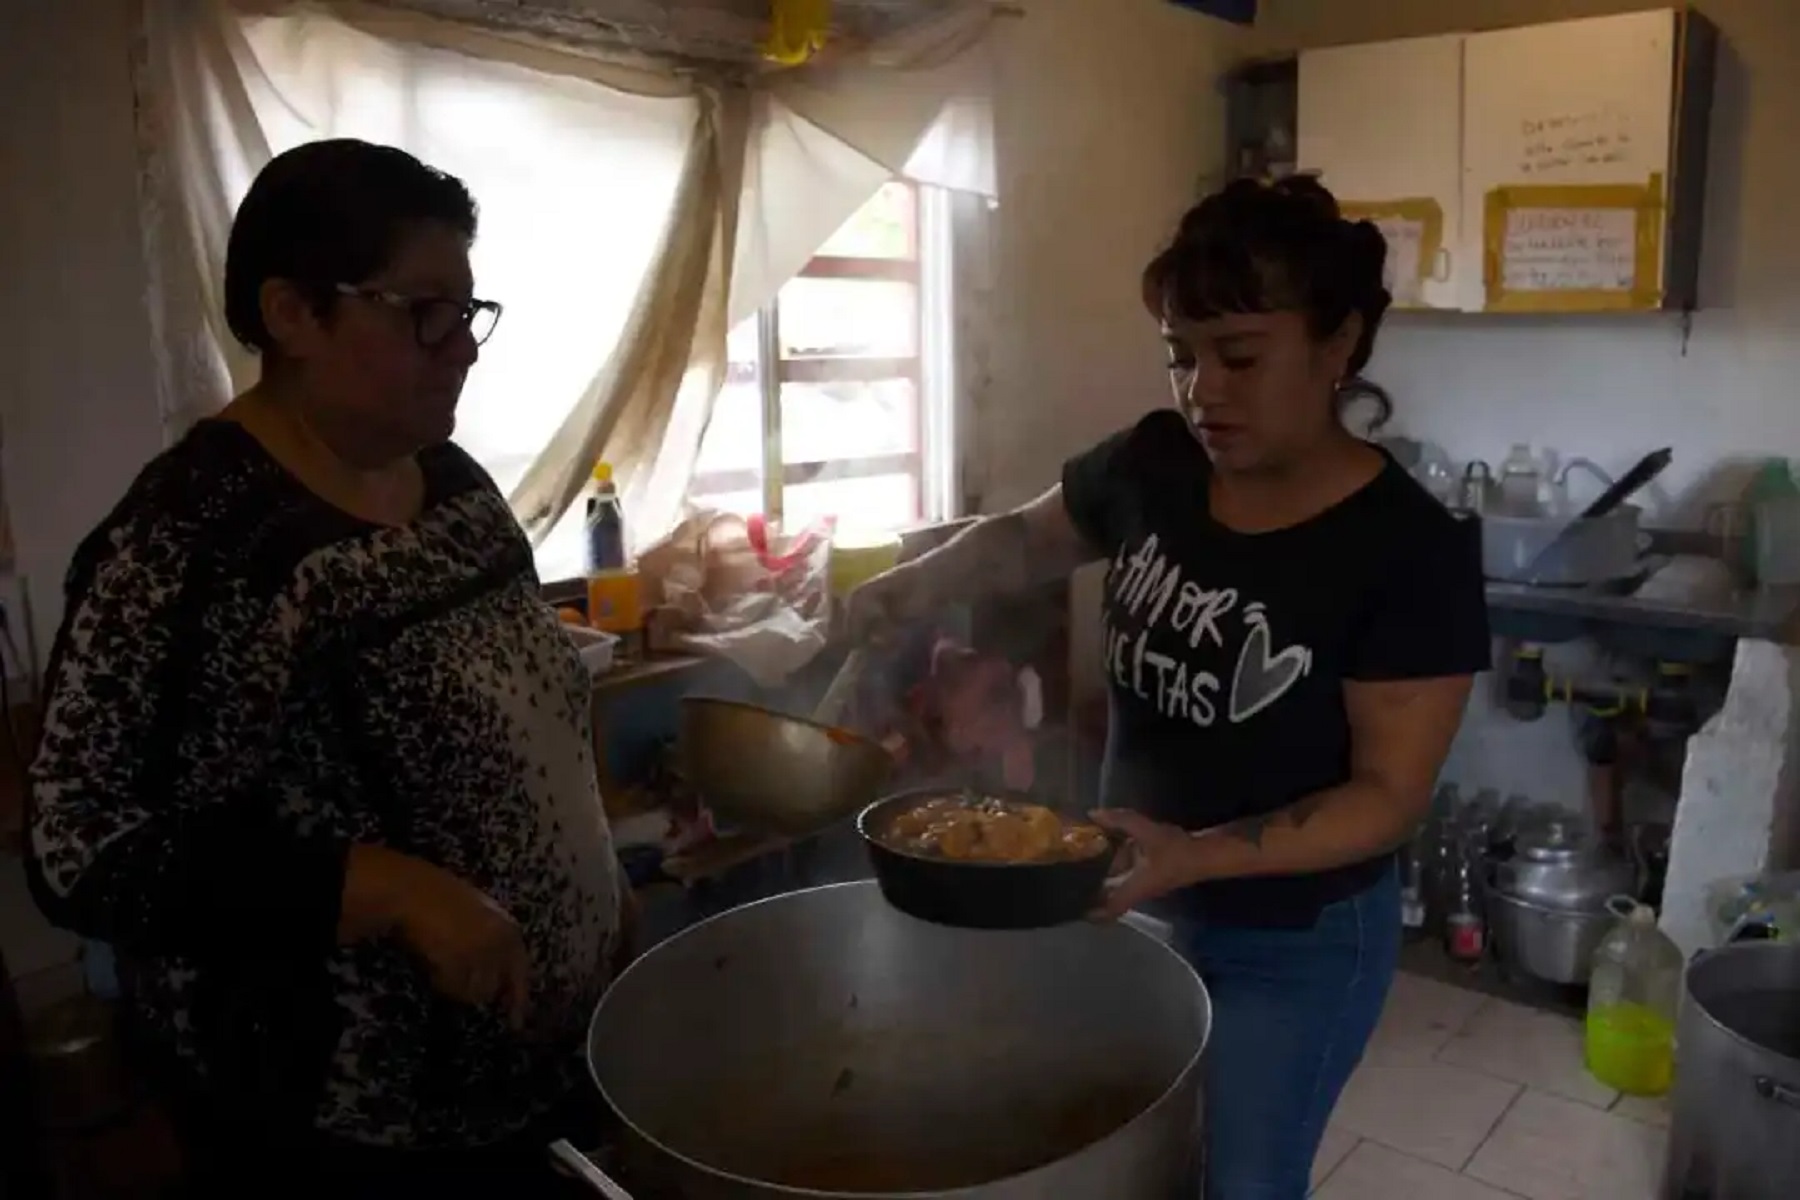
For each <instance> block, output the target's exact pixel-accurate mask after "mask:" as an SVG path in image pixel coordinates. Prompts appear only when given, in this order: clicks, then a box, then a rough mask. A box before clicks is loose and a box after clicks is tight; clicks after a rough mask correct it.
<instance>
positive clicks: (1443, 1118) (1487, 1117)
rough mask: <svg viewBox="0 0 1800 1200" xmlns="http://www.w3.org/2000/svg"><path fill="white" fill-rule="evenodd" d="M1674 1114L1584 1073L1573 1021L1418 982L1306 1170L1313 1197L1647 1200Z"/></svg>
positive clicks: (1405, 990) (1378, 1039) (1401, 1000)
mask: <svg viewBox="0 0 1800 1200" xmlns="http://www.w3.org/2000/svg"><path fill="white" fill-rule="evenodd" d="M1667 1127H1668V1111H1667V1108H1666V1107H1665V1106H1664V1104H1663V1103H1662V1102H1661V1101H1646V1100H1637V1099H1633V1098H1631V1097H1621V1096H1620V1095H1619V1094H1618V1093H1616V1092H1614V1091H1612V1090H1611V1089H1609V1088H1607V1087H1605V1086H1603V1085H1602V1084H1600V1083H1599V1082H1597V1081H1596V1080H1595V1079H1594V1078H1593V1077H1592V1076H1590V1075H1588V1073H1587V1072H1586V1071H1585V1070H1584V1069H1583V1068H1582V1065H1581V1026H1580V1025H1579V1024H1578V1023H1577V1022H1576V1021H1573V1020H1570V1019H1569V1018H1567V1017H1562V1016H1557V1015H1554V1014H1551V1013H1546V1012H1540V1011H1538V1010H1536V1009H1532V1008H1526V1007H1524V1006H1522V1005H1518V1004H1513V1003H1511V1002H1509V1001H1506V1000H1500V999H1494V998H1491V997H1486V996H1481V995H1478V994H1476V993H1473V992H1469V991H1464V990H1463V989H1461V988H1455V987H1451V986H1449V985H1448V984H1443V983H1438V982H1434V981H1432V980H1429V979H1424V978H1421V977H1419V976H1417V975H1401V976H1400V977H1399V978H1398V979H1397V980H1395V983H1394V990H1393V994H1392V995H1391V996H1390V997H1389V998H1388V1005H1387V1010H1386V1012H1385V1013H1383V1015H1382V1019H1381V1027H1380V1029H1378V1030H1377V1031H1376V1034H1375V1038H1374V1040H1373V1041H1372V1042H1371V1043H1370V1044H1369V1050H1368V1053H1367V1055H1366V1056H1365V1057H1364V1059H1363V1064H1362V1066H1361V1068H1360V1069H1358V1071H1357V1073H1356V1076H1355V1078H1353V1079H1352V1080H1351V1081H1350V1086H1349V1087H1348V1088H1346V1089H1345V1091H1344V1096H1343V1099H1342V1100H1340V1101H1339V1103H1338V1108H1337V1112H1336V1113H1334V1114H1333V1115H1332V1119H1331V1128H1330V1129H1329V1130H1328V1131H1327V1133H1326V1135H1325V1142H1324V1145H1322V1146H1321V1147H1320V1149H1319V1156H1318V1159H1317V1160H1316V1161H1315V1162H1314V1164H1313V1188H1314V1191H1313V1195H1314V1197H1315V1198H1316V1200H1396V1198H1398V1197H1405V1198H1406V1200H1655V1196H1656V1192H1657V1185H1658V1180H1659V1179H1660V1176H1661V1172H1662V1153H1663V1138H1664V1132H1665V1130H1666V1129H1667Z"/></svg>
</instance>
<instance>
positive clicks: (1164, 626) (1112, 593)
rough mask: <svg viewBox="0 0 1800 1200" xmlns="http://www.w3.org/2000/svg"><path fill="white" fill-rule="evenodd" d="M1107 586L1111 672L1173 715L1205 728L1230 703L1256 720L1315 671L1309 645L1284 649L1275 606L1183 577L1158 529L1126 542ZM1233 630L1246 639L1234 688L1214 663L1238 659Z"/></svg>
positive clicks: (1238, 715) (1236, 713)
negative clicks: (1271, 609) (1274, 625)
mask: <svg viewBox="0 0 1800 1200" xmlns="http://www.w3.org/2000/svg"><path fill="white" fill-rule="evenodd" d="M1106 592H1107V601H1108V603H1107V618H1106V623H1105V631H1104V636H1105V654H1106V671H1107V674H1108V675H1109V676H1110V677H1111V678H1112V681H1113V683H1114V684H1116V685H1117V686H1118V687H1120V688H1122V689H1124V690H1126V691H1128V692H1130V693H1132V694H1133V695H1135V696H1137V697H1138V698H1139V699H1141V700H1144V701H1146V702H1148V703H1149V704H1151V705H1153V706H1154V707H1155V709H1156V711H1157V712H1158V713H1160V714H1161V715H1163V716H1164V717H1168V718H1170V719H1175V720H1188V721H1192V722H1193V723H1194V724H1195V725H1199V726H1202V727H1205V726H1210V725H1212V724H1213V723H1214V722H1215V721H1217V720H1218V719H1219V716H1220V711H1221V707H1223V711H1224V715H1225V716H1226V718H1227V719H1228V720H1230V721H1231V722H1232V723H1234V724H1235V723H1238V722H1242V721H1247V720H1249V719H1250V718H1251V717H1253V716H1255V715H1256V714H1257V713H1260V712H1262V711H1264V710H1265V709H1267V708H1268V707H1269V706H1270V705H1272V704H1274V703H1275V702H1276V701H1278V700H1280V699H1281V698H1282V697H1283V696H1284V695H1286V694H1287V692H1288V691H1289V690H1290V689H1291V688H1292V687H1293V686H1294V685H1295V684H1296V683H1298V682H1299V681H1300V680H1301V679H1303V678H1304V677H1305V676H1306V675H1307V674H1308V673H1309V672H1310V671H1311V670H1312V659H1313V655H1312V651H1311V650H1310V649H1309V648H1307V647H1306V646H1302V645H1297V644H1296V645H1292V646H1287V647H1285V648H1283V649H1281V650H1279V651H1277V650H1275V648H1274V634H1273V633H1272V631H1271V630H1270V628H1269V616H1268V609H1267V606H1265V605H1264V604H1262V603H1261V602H1259V601H1251V602H1249V603H1246V604H1242V605H1241V606H1240V604H1239V601H1240V599H1241V597H1240V595H1239V593H1238V591H1237V589H1236V588H1207V587H1205V586H1203V585H1202V584H1200V583H1198V582H1196V581H1195V580H1193V579H1189V578H1184V577H1183V571H1182V568H1181V565H1180V564H1178V563H1175V562H1172V561H1170V559H1169V557H1168V556H1167V555H1166V554H1164V553H1162V552H1161V550H1160V548H1159V542H1158V539H1157V536H1156V535H1155V534H1149V535H1148V536H1146V537H1145V538H1144V539H1143V540H1142V541H1141V542H1140V543H1138V545H1137V546H1136V547H1135V548H1133V547H1131V546H1121V547H1120V549H1119V553H1118V554H1117V556H1115V557H1114V559H1113V562H1112V564H1111V566H1110V567H1109V568H1108V569H1107V576H1106ZM1234 614H1235V620H1233V621H1231V622H1229V623H1227V621H1226V618H1227V617H1232V616H1233V615H1234ZM1164 631H1167V633H1166V634H1165V632H1164ZM1228 633H1229V634H1235V635H1236V637H1237V638H1238V639H1239V640H1238V643H1237V646H1236V655H1237V657H1236V665H1235V667H1234V668H1233V670H1232V676H1231V688H1230V690H1229V691H1226V690H1225V685H1224V681H1223V680H1222V679H1221V678H1220V677H1219V675H1218V674H1217V673H1216V672H1215V671H1213V670H1211V669H1209V664H1217V663H1221V662H1225V661H1230V654H1231V651H1232V646H1231V644H1230V642H1231V639H1230V637H1228ZM1167 634H1173V635H1174V636H1172V637H1171V636H1167Z"/></svg>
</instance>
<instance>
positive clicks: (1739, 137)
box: [1256, 0, 1800, 524]
mask: <svg viewBox="0 0 1800 1200" xmlns="http://www.w3.org/2000/svg"><path fill="white" fill-rule="evenodd" d="M1265 7H1266V10H1267V12H1266V19H1265V20H1264V21H1263V22H1262V23H1261V24H1260V25H1259V27H1258V29H1257V32H1256V40H1257V42H1258V44H1259V47H1260V48H1264V49H1273V48H1291V47H1294V46H1308V45H1323V44H1331V43H1337V42H1355V41H1372V40H1377V39H1381V38H1390V37H1404V36H1410V35H1416V34H1423V33H1436V32H1444V31H1448V30H1452V29H1480V28H1492V27H1497V26H1506V25H1523V24H1529V23H1532V22H1538V21H1551V20H1561V19H1568V18H1572V17H1580V16H1588V15H1594V14H1598V13H1606V12H1618V11H1622V10H1629V9H1641V8H1649V7H1654V4H1653V3H1651V2H1649V0H1463V2H1462V3H1458V4H1444V3H1441V2H1440V0H1265ZM1702 7H1703V8H1704V10H1705V12H1706V13H1707V15H1708V16H1710V17H1711V18H1712V19H1713V20H1714V21H1715V22H1716V23H1717V24H1718V25H1719V27H1720V32H1721V41H1722V42H1723V43H1724V45H1723V48H1722V51H1721V55H1720V62H1719V82H1718V91H1717V97H1716V102H1715V110H1714V117H1713V122H1712V163H1711V169H1710V171H1709V176H1710V178H1709V181H1708V188H1707V197H1706V231H1705V238H1704V242H1703V267H1702V301H1701V303H1702V311H1701V312H1699V313H1698V314H1696V316H1695V319H1694V325H1693V335H1692V339H1691V342H1690V344H1689V346H1688V348H1687V353H1686V355H1685V356H1684V355H1683V354H1682V346H1681V336H1680V329H1679V323H1678V321H1677V319H1676V318H1674V317H1668V316H1624V317H1606V318H1581V319H1571V318H1556V319H1550V318H1507V317H1487V316H1474V317H1455V316H1427V317H1420V316H1411V315H1407V316H1402V317H1400V318H1398V319H1396V320H1395V321H1394V322H1393V324H1392V327H1391V328H1389V329H1388V330H1386V331H1385V332H1384V334H1383V336H1382V340H1381V343H1380V346H1379V347H1378V349H1377V352H1376V357H1375V362H1374V364H1373V368H1372V374H1373V375H1374V376H1375V377H1376V378H1377V379H1379V380H1380V381H1381V382H1382V383H1384V384H1386V385H1387V386H1388V387H1390V388H1391V389H1392V390H1393V391H1394V393H1395V397H1396V399H1397V401H1398V404H1399V417H1398V419H1397V424H1399V425H1402V426H1404V430H1405V432H1407V433H1410V434H1413V435H1415V436H1419V437H1424V438H1427V439H1429V440H1431V441H1435V442H1437V443H1439V444H1441V445H1443V446H1444V447H1445V448H1446V449H1447V450H1449V451H1450V453H1451V454H1452V455H1453V456H1456V457H1457V458H1459V459H1466V458H1472V457H1482V458H1486V459H1488V460H1489V461H1490V462H1494V463H1497V462H1498V461H1499V459H1500V457H1502V456H1504V454H1505V452H1506V449H1507V447H1508V446H1509V445H1510V444H1511V443H1513V442H1516V441H1531V442H1534V443H1536V444H1539V445H1550V446H1553V447H1555V448H1556V449H1557V450H1558V451H1560V452H1561V453H1563V454H1564V455H1572V454H1585V455H1588V456H1589V457H1592V458H1594V459H1596V460H1597V461H1599V462H1600V463H1601V464H1602V465H1605V466H1608V467H1610V468H1614V469H1619V468H1623V467H1625V466H1629V465H1630V463H1631V462H1632V461H1633V460H1635V459H1636V458H1637V457H1638V456H1639V455H1640V454H1642V453H1643V452H1645V451H1647V450H1651V449H1654V448H1656V447H1657V446H1660V445H1669V446H1673V447H1674V448H1675V464H1674V466H1673V467H1672V468H1671V469H1670V471H1669V473H1668V474H1667V476H1665V479H1666V481H1667V486H1666V488H1665V492H1666V498H1667V501H1668V503H1666V505H1665V507H1664V509H1663V511H1662V513H1661V514H1660V519H1661V520H1663V521H1664V522H1665V523H1680V524H1698V523H1699V520H1700V516H1701V514H1702V512H1703V508H1704V505H1705V504H1706V503H1708V502H1711V501H1717V500H1722V499H1727V498H1733V497H1734V494H1735V490H1736V489H1737V488H1739V487H1741V484H1742V481H1743V477H1744V471H1743V469H1742V465H1741V464H1742V463H1744V462H1747V461H1751V460H1754V459H1756V458H1757V457H1758V456H1763V455H1772V454H1773V455H1786V456H1800V394H1797V393H1800V383H1797V382H1796V381H1800V338H1796V337H1795V336H1794V332H1795V329H1796V327H1797V326H1800V238H1797V237H1795V236H1794V235H1793V226H1792V220H1793V203H1794V201H1793V198H1794V197H1795V196H1796V195H1800V154H1797V153H1796V149H1800V133H1797V132H1796V122H1797V121H1800V4H1789V3H1783V2H1781V0H1710V2H1709V3H1707V4H1705V5H1703V6H1702ZM1732 463H1736V464H1739V465H1738V466H1737V467H1735V468H1729V469H1723V470H1722V469H1721V468H1725V467H1726V465H1727V464H1732Z"/></svg>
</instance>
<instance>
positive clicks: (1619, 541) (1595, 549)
mask: <svg viewBox="0 0 1800 1200" xmlns="http://www.w3.org/2000/svg"><path fill="white" fill-rule="evenodd" d="M1638 515H1639V509H1638V508H1637V506H1635V505H1631V504H1621V505H1620V506H1619V507H1618V508H1615V509H1613V510H1612V511H1611V512H1609V513H1607V514H1606V515H1605V516H1602V517H1578V518H1570V517H1549V516H1547V517H1509V516H1504V515H1499V514H1495V515H1491V516H1490V515H1483V516H1482V518H1481V568H1482V571H1483V573H1484V574H1486V575H1487V577H1488V578H1489V579H1500V580H1505V581H1507V582H1509V583H1534V584H1544V585H1550V586H1562V587H1577V586H1586V585H1589V584H1596V583H1611V582H1613V581H1615V580H1620V579H1629V578H1631V577H1632V576H1633V575H1635V574H1637V572H1638V559H1639V558H1640V556H1641V555H1642V554H1643V552H1644V549H1645V547H1646V545H1647V540H1646V539H1645V538H1644V537H1643V536H1642V535H1641V534H1640V532H1639V530H1638ZM1565 528H1566V529H1568V531H1569V532H1568V537H1566V538H1564V539H1563V540H1561V541H1558V540H1557V538H1558V537H1559V536H1560V535H1561V534H1562V532H1563V530H1564V529H1565ZM1552 543H1555V545H1554V546H1552Z"/></svg>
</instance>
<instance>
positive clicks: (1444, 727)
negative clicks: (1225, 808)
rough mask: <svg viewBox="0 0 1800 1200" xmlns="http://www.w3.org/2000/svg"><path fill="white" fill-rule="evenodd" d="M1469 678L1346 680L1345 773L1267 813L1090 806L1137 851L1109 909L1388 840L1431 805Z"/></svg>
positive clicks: (1313, 863) (1352, 858)
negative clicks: (1202, 822)
mask: <svg viewBox="0 0 1800 1200" xmlns="http://www.w3.org/2000/svg"><path fill="white" fill-rule="evenodd" d="M1472 682H1473V681H1472V679H1471V677H1470V676H1467V675H1453V676H1446V677H1443V678H1439V679H1408V680H1397V681H1391V682H1381V683H1363V682H1347V683H1345V685H1344V696H1345V701H1346V707H1347V710H1348V713H1349V718H1350V737H1351V751H1350V760H1351V766H1350V778H1349V779H1348V780H1347V781H1346V782H1344V783H1342V784H1340V785H1338V786H1337V787H1333V788H1327V789H1325V790H1324V791H1321V792H1314V793H1313V794H1312V795H1310V796H1305V797H1303V798H1301V799H1300V800H1298V801H1297V802H1295V803H1293V804H1290V805H1288V806H1287V807H1286V808H1283V809H1278V810H1276V811H1275V812H1272V813H1269V814H1266V815H1263V816H1257V817H1246V818H1244V819H1242V820H1238V821H1232V822H1230V823H1229V824H1226V825H1221V826H1218V827H1217V828H1214V829H1208V830H1204V831H1202V832H1200V833H1196V834H1189V833H1186V832H1184V831H1182V830H1179V829H1176V828H1174V827H1173V826H1167V825H1159V824H1157V823H1156V822H1154V821H1150V820H1148V819H1147V818H1145V817H1142V816H1139V815H1138V814H1136V813H1132V812H1127V811H1124V810H1116V809H1109V810H1107V811H1105V812H1101V813H1096V814H1095V820H1097V821H1099V822H1100V823H1101V824H1104V825H1108V826H1110V827H1112V828H1115V829H1118V830H1119V831H1121V832H1123V833H1126V834H1128V835H1130V837H1131V838H1132V840H1133V841H1134V842H1135V843H1136V844H1137V845H1138V848H1139V850H1140V851H1141V852H1142V862H1141V863H1140V866H1139V868H1138V869H1137V870H1136V871H1134V872H1133V873H1132V875H1131V876H1130V877H1129V878H1127V879H1126V880H1125V882H1124V883H1123V884H1122V885H1121V886H1120V887H1119V888H1118V889H1117V892H1116V894H1115V895H1114V896H1113V897H1111V899H1110V902H1109V904H1108V909H1109V911H1111V912H1114V913H1122V912H1125V911H1128V910H1129V909H1131V908H1133V907H1135V906H1136V905H1138V904H1141V903H1143V902H1144V901H1146V900H1150V899H1153V898H1155V897H1156V896H1160V895H1163V894H1164V893H1167V892H1171V891H1174V890H1176V889H1177V888H1182V887H1188V886H1190V885H1192V884H1196V883H1204V882H1206V881H1208V880H1213V879H1235V878H1243V877H1246V876H1252V875H1306V874H1311V873H1313V872H1316V871H1326V870H1330V869H1331V868H1332V867H1341V866H1345V865H1348V864H1350V863H1356V862H1362V861H1364V860H1366V859H1370V858H1374V857H1375V856H1377V855H1379V854H1385V853H1387V852H1388V851H1390V850H1393V849H1396V848H1397V847H1399V846H1400V845H1401V844H1403V843H1404V842H1405V841H1406V840H1407V839H1408V838H1409V837H1411V836H1412V833H1413V831H1414V829H1416V828H1417V827H1418V824H1419V822H1420V821H1422V820H1423V819H1424V817H1425V813H1426V810H1427V809H1428V808H1429V807H1430V804H1431V788H1432V784H1433V783H1434V782H1436V780H1437V773H1438V770H1439V768H1441V767H1442V766H1443V763H1444V758H1445V756H1446V755H1448V754H1449V752H1450V742H1451V739H1453V738H1454V737H1455V736H1456V727H1457V726H1458V725H1459V724H1460V723H1461V722H1462V714H1463V706H1464V704H1465V703H1466V702H1467V700H1468V697H1469V689H1470V687H1471V684H1472Z"/></svg>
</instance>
